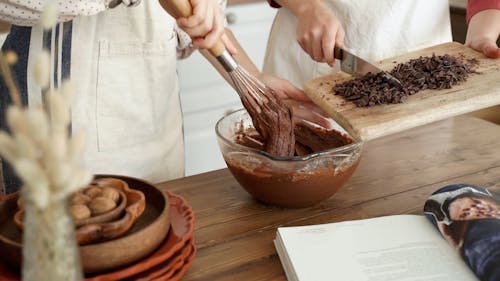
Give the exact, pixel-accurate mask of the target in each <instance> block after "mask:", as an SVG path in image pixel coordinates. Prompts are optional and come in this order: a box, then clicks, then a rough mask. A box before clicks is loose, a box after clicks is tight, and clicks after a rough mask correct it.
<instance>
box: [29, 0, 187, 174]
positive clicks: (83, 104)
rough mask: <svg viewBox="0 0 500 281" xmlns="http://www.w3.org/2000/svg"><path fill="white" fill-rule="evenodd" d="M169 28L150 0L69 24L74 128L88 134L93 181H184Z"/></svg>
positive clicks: (87, 154) (173, 35) (32, 100)
mask: <svg viewBox="0 0 500 281" xmlns="http://www.w3.org/2000/svg"><path fill="white" fill-rule="evenodd" d="M174 24H175V21H174V20H173V19H172V18H171V17H170V16H168V15H167V14H166V13H165V12H164V11H163V9H161V7H160V6H159V4H158V1H152V0H147V1H143V2H142V4H141V5H139V6H137V7H133V8H126V7H124V6H119V7H117V8H115V9H112V10H109V11H106V12H103V13H100V14H98V15H96V16H91V17H79V18H77V19H75V20H74V21H73V32H72V34H73V36H72V38H73V40H72V46H71V79H72V81H73V84H74V85H75V89H76V92H75V94H74V102H73V103H72V127H73V130H78V129H84V130H85V131H86V135H87V142H86V151H85V165H86V166H87V167H88V168H89V169H90V170H91V171H92V172H93V173H110V174H122V175H128V176H133V177H140V178H144V179H147V180H149V181H152V182H160V181H165V180H169V179H173V178H177V177H182V176H183V175H184V144H183V137H182V114H181V108H180V101H179V93H178V92H179V86H178V81H177V73H176V45H177V37H176V33H175V31H174ZM30 55H31V54H30ZM37 99H39V97H37V96H36V95H32V96H30V100H29V102H30V104H31V103H36V101H37Z"/></svg>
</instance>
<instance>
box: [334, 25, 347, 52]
mask: <svg viewBox="0 0 500 281" xmlns="http://www.w3.org/2000/svg"><path fill="white" fill-rule="evenodd" d="M344 38H345V31H344V29H343V28H342V26H339V28H338V29H337V33H336V34H335V44H336V45H337V46H338V47H340V48H344Z"/></svg>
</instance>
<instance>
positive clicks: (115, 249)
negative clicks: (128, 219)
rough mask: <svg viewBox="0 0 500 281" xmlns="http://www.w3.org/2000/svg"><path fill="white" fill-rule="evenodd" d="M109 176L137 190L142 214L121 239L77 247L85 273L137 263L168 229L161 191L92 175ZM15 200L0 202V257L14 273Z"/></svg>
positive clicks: (17, 240)
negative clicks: (142, 202) (139, 192)
mask: <svg viewBox="0 0 500 281" xmlns="http://www.w3.org/2000/svg"><path fill="white" fill-rule="evenodd" d="M110 177H112V178H117V179H121V180H123V181H125V182H126V183H127V184H128V185H129V187H130V188H131V189H133V190H139V191H141V192H142V193H143V194H144V196H145V199H146V205H145V209H144V212H143V214H142V215H141V216H140V217H139V218H138V220H137V221H136V223H135V224H134V225H133V226H132V228H131V229H130V230H129V231H128V232H127V233H126V234H125V235H124V236H122V237H119V238H116V239H114V240H109V241H105V242H101V243H95V244H89V245H83V246H80V255H81V262H82V267H83V271H84V272H85V273H86V274H88V273H96V272H103V271H108V270H112V269H116V268H119V267H122V266H126V265H128V264H130V263H133V262H135V261H137V260H140V259H141V258H143V257H145V256H147V255H148V254H150V253H151V252H152V251H153V250H155V249H156V248H157V247H158V246H159V245H160V244H161V242H162V241H163V240H164V239H165V237H166V235H167V233H168V230H169V228H170V221H169V207H168V206H169V199H168V197H167V195H166V194H165V193H164V192H162V191H161V190H159V189H157V188H156V187H155V186H153V185H151V184H149V183H147V182H145V181H143V180H140V179H135V178H130V177H125V176H116V175H100V176H96V178H110ZM17 199H18V194H13V195H11V196H9V197H8V198H7V199H5V200H4V201H3V202H1V203H0V258H1V259H2V260H3V261H4V262H5V263H6V264H7V265H8V266H9V267H11V268H12V269H15V270H19V268H20V265H21V260H22V248H21V247H22V245H21V241H22V233H21V231H20V230H19V228H17V227H16V225H15V223H14V220H13V217H14V214H15V212H16V210H17V202H16V201H17ZM127 199H129V198H127ZM131 200H132V199H131Z"/></svg>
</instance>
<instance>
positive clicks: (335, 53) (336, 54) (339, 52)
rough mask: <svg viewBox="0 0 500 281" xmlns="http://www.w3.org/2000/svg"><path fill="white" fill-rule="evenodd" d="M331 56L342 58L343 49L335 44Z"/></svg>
mask: <svg viewBox="0 0 500 281" xmlns="http://www.w3.org/2000/svg"><path fill="white" fill-rule="evenodd" d="M333 57H334V58H336V59H338V60H342V59H343V58H344V50H342V49H341V48H339V47H337V46H335V48H333Z"/></svg>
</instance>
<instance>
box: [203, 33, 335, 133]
mask: <svg viewBox="0 0 500 281" xmlns="http://www.w3.org/2000/svg"><path fill="white" fill-rule="evenodd" d="M224 36H227V41H229V43H230V44H231V45H232V46H234V48H235V53H234V54H233V57H234V58H235V60H236V61H237V62H238V64H239V65H240V67H242V68H244V69H245V70H246V71H248V72H249V73H250V74H252V75H253V76H254V77H255V78H256V79H258V80H260V81H262V82H263V83H264V84H266V85H267V86H268V87H269V88H271V89H272V90H273V91H274V92H275V93H276V94H277V95H278V96H279V97H280V98H281V99H283V100H285V102H286V103H288V105H289V106H291V107H292V108H293V117H294V119H295V120H296V122H301V121H304V120H307V121H309V122H312V123H315V124H317V125H320V126H322V127H324V128H331V126H332V125H331V123H330V121H329V120H327V118H328V114H327V113H325V112H324V111H323V110H321V109H320V108H319V107H317V106H316V105H314V103H312V101H311V100H310V99H309V98H308V97H307V96H306V94H305V93H304V92H303V91H302V90H301V89H299V88H297V87H295V86H294V85H293V84H292V83H290V82H289V81H288V80H284V79H281V78H278V77H275V76H270V75H264V74H262V72H260V70H259V69H258V68H257V66H255V64H254V63H253V62H252V60H251V59H250V57H249V56H248V55H247V54H246V52H245V51H244V50H243V48H242V47H241V46H240V44H239V43H238V41H237V40H236V38H235V37H234V35H233V33H232V32H231V31H230V30H229V29H226V30H225V34H224V35H223V37H224ZM200 52H201V53H202V54H203V56H204V57H205V58H206V59H207V60H208V61H210V63H211V64H212V65H213V66H214V67H215V68H216V69H217V71H218V72H219V73H220V74H221V76H223V77H224V79H225V80H226V81H227V82H228V83H229V84H230V85H231V86H232V87H233V88H235V86H234V84H233V82H232V80H231V78H230V77H229V75H228V74H227V72H226V71H225V70H224V69H223V68H222V66H221V65H220V63H219V62H218V61H217V60H216V59H215V58H214V56H212V55H211V54H210V53H209V52H208V51H207V50H200Z"/></svg>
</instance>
